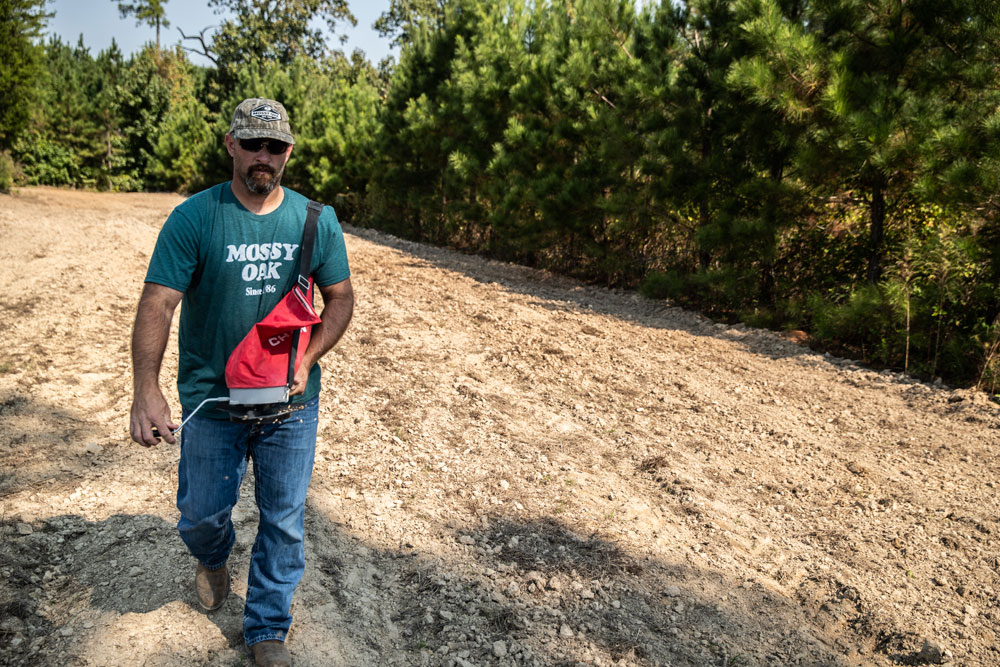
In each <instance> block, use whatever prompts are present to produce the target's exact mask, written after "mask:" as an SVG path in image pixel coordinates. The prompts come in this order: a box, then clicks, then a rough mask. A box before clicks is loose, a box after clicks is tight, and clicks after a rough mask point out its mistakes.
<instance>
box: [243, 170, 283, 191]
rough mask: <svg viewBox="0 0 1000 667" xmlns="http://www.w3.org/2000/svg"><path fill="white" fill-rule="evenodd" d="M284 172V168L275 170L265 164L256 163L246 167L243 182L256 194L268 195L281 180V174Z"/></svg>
mask: <svg viewBox="0 0 1000 667" xmlns="http://www.w3.org/2000/svg"><path fill="white" fill-rule="evenodd" d="M284 173H285V168H284V167H282V168H281V169H280V170H278V171H275V170H274V169H273V168H271V167H269V166H268V165H266V164H258V165H255V166H253V167H250V168H249V169H247V173H246V175H245V176H244V177H243V182H244V183H246V186H247V189H248V190H249V191H250V192H252V193H254V194H257V195H269V194H271V191H272V190H274V188H276V187H278V183H280V182H281V176H282V174H284Z"/></svg>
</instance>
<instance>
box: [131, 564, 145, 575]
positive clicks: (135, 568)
mask: <svg viewBox="0 0 1000 667" xmlns="http://www.w3.org/2000/svg"><path fill="white" fill-rule="evenodd" d="M140 574H142V568H141V567H139V566H138V565H133V566H132V567H130V568H129V569H128V576H130V577H137V576H139V575H140Z"/></svg>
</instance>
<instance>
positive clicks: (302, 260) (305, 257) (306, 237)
mask: <svg viewBox="0 0 1000 667" xmlns="http://www.w3.org/2000/svg"><path fill="white" fill-rule="evenodd" d="M322 212H323V205H322V204H320V203H319V202H316V201H311V200H310V202H309V203H308V204H306V227H305V229H304V230H302V247H301V248H300V249H299V279H298V283H299V287H301V288H302V291H303V292H305V291H306V290H307V289H309V273H310V269H311V268H312V256H313V246H314V245H315V244H316V227H317V225H318V224H319V214H320V213H322Z"/></svg>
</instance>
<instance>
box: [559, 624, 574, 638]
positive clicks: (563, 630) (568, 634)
mask: <svg viewBox="0 0 1000 667" xmlns="http://www.w3.org/2000/svg"><path fill="white" fill-rule="evenodd" d="M559 636H560V637H562V638H563V639H572V638H573V628H571V627H569V626H568V625H567V624H565V623H563V624H562V625H561V626H559Z"/></svg>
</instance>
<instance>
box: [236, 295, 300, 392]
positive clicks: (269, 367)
mask: <svg viewBox="0 0 1000 667" xmlns="http://www.w3.org/2000/svg"><path fill="white" fill-rule="evenodd" d="M308 283H309V287H308V289H307V290H305V291H304V292H303V290H302V289H301V288H300V287H299V286H298V285H296V286H295V287H294V288H293V289H292V291H291V292H289V293H288V294H286V295H285V298H283V299H282V300H281V301H279V302H278V305H277V306H275V307H274V310H272V311H271V312H270V313H268V314H267V316H266V317H265V318H264V319H263V320H261V321H260V322H258V323H257V324H255V325H254V327H253V329H251V330H250V332H249V333H248V334H247V335H246V337H244V338H243V340H242V341H241V342H240V344H239V345H237V346H236V349H234V350H233V353H232V354H231V355H229V360H228V361H227V362H226V385H227V386H228V387H229V398H230V403H245V402H247V401H245V400H237V401H234V400H233V399H234V397H235V398H239V397H240V395H241V396H242V398H244V399H245V398H247V397H248V396H249V394H248V393H247V392H236V394H237V396H234V392H233V390H234V389H267V388H284V389H285V390H286V391H287V388H288V385H289V384H290V382H291V378H289V365H290V363H291V356H292V355H293V354H294V355H295V361H294V365H292V366H291V375H292V377H294V375H295V370H296V369H298V367H299V364H301V363H302V356H303V355H304V354H305V352H306V347H307V346H308V345H309V333H310V331H311V330H312V326H313V325H314V324H318V323H319V321H320V320H319V315H317V314H316V310H315V309H314V308H313V305H312V278H309V279H308ZM296 338H297V339H298V340H296ZM279 393H280V392H279ZM256 394H257V395H261V394H260V392H257V393H256ZM281 400H282V399H281V398H280V397H279V398H278V400H274V401H272V400H255V401H253V402H254V403H278V402H281ZM284 400H287V394H286V395H285V398H284Z"/></svg>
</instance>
